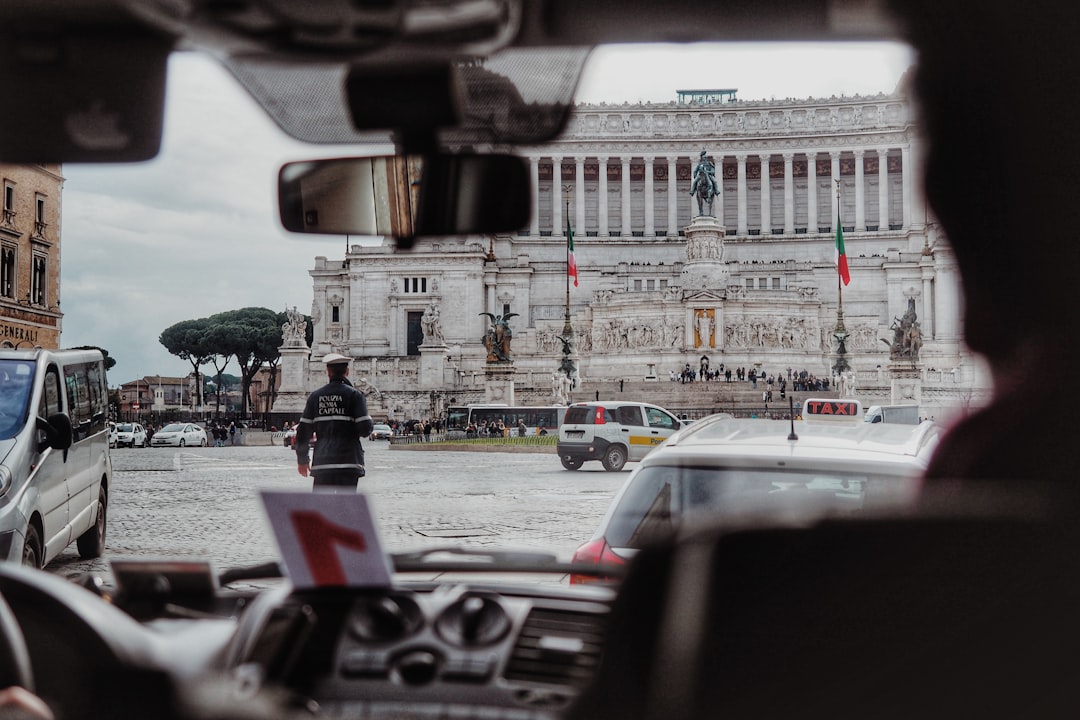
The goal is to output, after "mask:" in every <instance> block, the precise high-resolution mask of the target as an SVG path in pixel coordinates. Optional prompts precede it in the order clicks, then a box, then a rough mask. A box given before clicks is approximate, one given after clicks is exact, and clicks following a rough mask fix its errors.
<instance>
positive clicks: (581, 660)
mask: <svg viewBox="0 0 1080 720" xmlns="http://www.w3.org/2000/svg"><path fill="white" fill-rule="evenodd" d="M605 618H606V616H605V615H600V614H597V613H586V612H567V611H563V610H549V609H546V608H534V609H533V610H532V612H530V613H529V617H528V618H526V620H525V625H524V626H523V627H522V628H521V634H520V635H519V636H518V639H517V643H516V644H515V645H514V652H513V654H512V655H511V656H510V662H509V664H508V665H507V668H506V679H507V680H519V681H526V682H536V683H545V684H548V685H564V686H565V685H570V686H574V687H580V686H581V685H583V684H585V682H587V681H588V680H589V679H590V678H592V676H593V673H594V672H596V666H597V663H598V662H599V660H600V649H601V643H602V642H603V635H604V632H603V631H604V620H605Z"/></svg>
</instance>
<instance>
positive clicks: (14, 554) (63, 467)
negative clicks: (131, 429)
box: [0, 350, 112, 567]
mask: <svg viewBox="0 0 1080 720" xmlns="http://www.w3.org/2000/svg"><path fill="white" fill-rule="evenodd" d="M108 406H109V401H108V384H107V383H106V380H105V361H104V357H103V356H102V353H101V351H99V350H0V560H14V561H18V562H22V563H23V564H25V565H30V566H33V567H44V566H45V565H46V564H47V563H48V562H49V561H51V560H52V559H53V558H55V557H56V556H57V555H59V554H60V553H61V552H62V551H63V550H64V549H65V548H66V547H67V546H68V545H70V544H71V543H72V542H75V543H77V545H78V548H79V555H80V556H82V557H83V558H91V557H98V556H100V555H101V554H102V553H103V552H104V550H105V519H106V508H107V507H108V498H109V487H110V484H111V480H112V459H111V458H110V456H109V439H108Z"/></svg>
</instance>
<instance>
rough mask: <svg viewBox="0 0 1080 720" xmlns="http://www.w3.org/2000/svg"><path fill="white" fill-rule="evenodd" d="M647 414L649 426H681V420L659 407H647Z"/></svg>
mask: <svg viewBox="0 0 1080 720" xmlns="http://www.w3.org/2000/svg"><path fill="white" fill-rule="evenodd" d="M645 416H646V417H648V418H649V427H654V428H666V429H668V430H674V429H675V428H677V427H679V422H678V420H676V419H675V418H673V417H671V416H670V415H668V414H667V413H666V412H664V411H663V410H660V409H659V408H645Z"/></svg>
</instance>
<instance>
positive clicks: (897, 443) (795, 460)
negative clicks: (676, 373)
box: [642, 415, 940, 467]
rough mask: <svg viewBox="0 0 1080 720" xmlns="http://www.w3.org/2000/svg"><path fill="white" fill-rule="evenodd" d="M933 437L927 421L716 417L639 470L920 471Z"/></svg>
mask: <svg viewBox="0 0 1080 720" xmlns="http://www.w3.org/2000/svg"><path fill="white" fill-rule="evenodd" d="M792 435H794V436H795V438H794V439H792V437H791V436H792ZM939 437H940V428H939V426H938V425H937V424H936V423H933V422H930V421H926V422H923V423H920V424H919V425H902V424H889V423H874V424H871V423H864V422H850V423H844V422H836V421H829V422H816V421H807V420H796V421H794V422H792V421H790V420H761V419H745V418H731V417H730V416H723V415H716V416H710V417H708V418H704V419H702V420H699V421H697V422H696V423H694V424H692V425H689V426H687V427H686V428H685V429H683V430H682V431H680V432H678V433H676V434H675V435H673V436H672V437H671V438H669V439H668V440H667V442H665V443H664V444H663V445H662V446H660V447H659V448H657V449H656V450H654V451H653V452H652V453H650V454H649V455H648V456H647V457H646V458H645V459H644V460H643V461H642V465H643V466H645V465H671V464H678V465H708V464H712V463H714V462H716V461H718V460H735V459H739V461H740V462H741V463H750V464H755V463H760V464H765V465H767V464H775V463H780V464H784V465H786V466H792V465H793V464H794V465H815V464H817V465H821V464H829V465H831V466H833V467H838V466H840V465H862V464H878V465H886V466H887V465H897V466H901V465H903V466H911V465H913V464H914V465H918V466H925V464H926V462H927V460H928V459H929V456H930V454H931V452H933V450H934V448H935V447H936V446H937V442H938V439H939Z"/></svg>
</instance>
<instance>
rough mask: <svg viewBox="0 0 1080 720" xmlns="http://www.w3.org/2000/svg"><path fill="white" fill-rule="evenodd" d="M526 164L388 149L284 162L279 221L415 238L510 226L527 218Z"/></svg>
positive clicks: (305, 228)
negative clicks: (391, 153)
mask: <svg viewBox="0 0 1080 720" xmlns="http://www.w3.org/2000/svg"><path fill="white" fill-rule="evenodd" d="M531 203H532V183H531V180H530V178H529V168H528V164H527V163H526V161H525V160H524V158H520V157H517V156H514V155H471V154H465V155H452V154H428V155H394V156H384V157H372V158H335V159H324V160H307V161H302V162H293V163H288V164H286V165H285V166H283V167H282V169H281V171H280V173H279V174H278V205H279V209H280V215H281V223H282V226H283V227H284V228H285V229H286V230H288V231H290V232H296V233H315V234H325V235H366V236H380V235H381V236H384V237H392V238H394V239H395V240H396V241H397V244H398V247H411V245H412V241H413V239H414V238H416V237H425V236H442V237H447V236H456V235H479V234H489V233H499V232H514V231H516V230H520V229H521V228H523V227H525V226H526V225H527V224H528V222H529V217H530V212H531V209H532V208H531Z"/></svg>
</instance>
